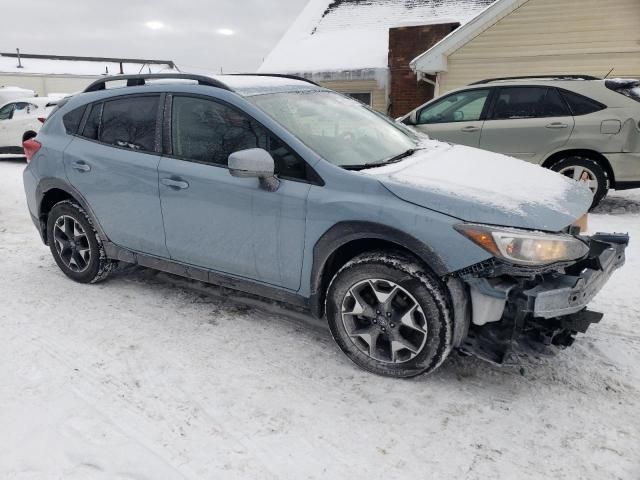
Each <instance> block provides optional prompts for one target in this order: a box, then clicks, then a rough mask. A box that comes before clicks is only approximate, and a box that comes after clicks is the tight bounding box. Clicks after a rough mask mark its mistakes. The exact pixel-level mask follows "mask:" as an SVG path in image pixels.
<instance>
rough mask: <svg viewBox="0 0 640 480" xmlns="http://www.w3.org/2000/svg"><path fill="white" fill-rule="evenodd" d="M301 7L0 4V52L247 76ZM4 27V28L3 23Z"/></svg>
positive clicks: (88, 0)
mask: <svg viewBox="0 0 640 480" xmlns="http://www.w3.org/2000/svg"><path fill="white" fill-rule="evenodd" d="M306 3H307V0H235V1H234V0H154V1H141V0H55V1H54V0H30V1H24V0H23V1H10V0H2V1H0V11H1V12H2V18H3V19H4V20H5V21H4V22H2V27H1V28H0V51H2V52H14V51H15V49H16V48H20V51H21V52H24V53H42V54H52V55H86V56H101V57H127V58H131V57H132V58H138V57H139V58H148V59H151V58H153V59H161V60H173V61H175V62H176V63H177V64H178V65H180V66H181V67H183V69H184V70H191V71H196V70H197V69H198V68H202V69H206V70H213V71H216V72H219V71H220V68H223V69H224V71H225V73H226V72H240V71H246V72H249V71H254V70H255V69H256V68H258V66H259V65H260V63H261V61H262V59H263V58H264V56H265V55H266V54H267V53H268V52H269V51H270V50H271V48H273V46H274V45H275V44H276V42H277V41H278V40H279V39H280V37H281V36H282V35H283V34H284V32H285V31H286V29H287V28H288V27H289V25H290V24H291V22H292V21H293V20H294V19H295V18H296V16H297V15H298V14H299V13H300V11H301V10H302V9H303V8H304V6H305V5H306ZM9 19H11V21H8V20H9Z"/></svg>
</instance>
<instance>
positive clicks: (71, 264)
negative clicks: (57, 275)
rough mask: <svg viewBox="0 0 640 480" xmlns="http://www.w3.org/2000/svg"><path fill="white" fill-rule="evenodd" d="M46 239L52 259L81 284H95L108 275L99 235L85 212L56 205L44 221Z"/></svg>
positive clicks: (108, 262)
mask: <svg viewBox="0 0 640 480" xmlns="http://www.w3.org/2000/svg"><path fill="white" fill-rule="evenodd" d="M47 238H48V240H49V248H50V249H51V254H52V255H53V259H54V260H55V261H56V263H57V264H58V267H60V270H62V271H63V273H64V274H65V275H66V276H67V277H69V278H71V279H72V280H75V281H76V282H80V283H96V282H99V281H101V280H104V279H105V278H107V276H109V274H110V273H111V271H112V269H113V266H114V262H113V261H112V260H109V259H107V256H106V254H105V251H104V246H103V244H102V240H101V239H100V236H99V235H98V234H97V232H96V231H95V229H94V228H93V225H92V224H91V220H90V219H89V217H88V215H87V214H86V212H85V211H84V210H83V209H82V207H80V206H79V205H78V204H76V203H74V202H72V201H63V202H60V203H57V204H56V205H54V206H53V208H52V209H51V212H49V217H48V219H47Z"/></svg>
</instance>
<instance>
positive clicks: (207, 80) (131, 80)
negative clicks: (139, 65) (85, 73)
mask: <svg viewBox="0 0 640 480" xmlns="http://www.w3.org/2000/svg"><path fill="white" fill-rule="evenodd" d="M166 79H175V80H193V81H196V82H198V84H200V85H205V86H208V87H217V88H222V89H223V90H229V91H231V89H230V88H229V87H228V86H227V85H225V84H224V83H222V82H221V81H219V80H216V79H214V78H211V77H205V76H203V75H192V74H190V73H149V74H138V75H113V76H110V77H105V78H101V79H99V80H96V81H95V82H93V83H92V84H91V85H89V86H88V87H87V88H85V89H84V92H85V93H86V92H97V91H99V90H104V89H106V84H107V83H108V82H117V81H122V80H126V81H127V87H138V86H141V85H146V81H147V80H166Z"/></svg>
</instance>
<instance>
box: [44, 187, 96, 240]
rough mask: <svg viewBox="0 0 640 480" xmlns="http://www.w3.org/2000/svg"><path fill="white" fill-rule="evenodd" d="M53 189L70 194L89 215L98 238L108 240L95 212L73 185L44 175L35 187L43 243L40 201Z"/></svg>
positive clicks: (45, 232)
mask: <svg viewBox="0 0 640 480" xmlns="http://www.w3.org/2000/svg"><path fill="white" fill-rule="evenodd" d="M54 189H56V190H62V191H63V192H65V193H66V194H68V195H69V196H71V197H72V198H73V199H74V200H75V201H76V202H78V204H80V206H81V207H82V209H83V210H84V211H85V212H87V214H88V215H89V216H90V218H91V222H92V223H93V226H94V228H95V229H96V230H97V232H98V234H99V235H100V238H102V239H103V242H109V238H108V237H107V235H106V234H105V232H104V229H103V228H102V226H101V225H100V222H98V218H97V217H96V215H95V213H93V210H92V209H91V206H90V205H89V202H87V200H86V199H85V198H84V196H83V195H82V194H81V193H80V192H79V191H78V190H77V189H76V188H75V187H74V186H73V185H71V184H70V183H69V182H67V181H65V180H62V179H60V178H56V177H44V178H42V179H41V180H40V182H39V183H38V186H37V187H36V202H37V203H36V204H37V205H38V222H39V229H40V236H41V238H42V241H43V242H44V243H45V244H46V243H47V222H46V217H45V215H44V213H43V212H42V201H43V200H44V197H45V196H46V194H47V193H48V192H50V191H51V190H54Z"/></svg>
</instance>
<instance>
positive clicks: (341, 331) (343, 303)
mask: <svg viewBox="0 0 640 480" xmlns="http://www.w3.org/2000/svg"><path fill="white" fill-rule="evenodd" d="M444 288H445V287H443V286H442V285H441V284H440V282H438V281H437V280H436V279H435V278H434V277H432V276H431V275H430V274H429V273H427V272H426V269H424V268H423V267H422V266H421V265H419V264H418V263H417V262H415V261H412V260H411V259H409V258H406V257H404V256H402V255H389V254H385V253H382V252H378V253H369V254H363V255H361V256H358V257H356V258H354V259H353V260H351V261H350V262H348V263H347V264H346V265H345V266H344V267H343V268H342V269H340V271H339V272H338V273H337V274H336V276H335V277H334V278H333V280H332V282H331V284H330V286H329V290H328V292H327V300H326V312H327V319H328V322H329V327H330V329H331V333H332V335H333V337H334V339H335V340H336V342H337V343H338V346H339V347H340V348H341V349H342V351H343V352H344V353H345V354H346V355H347V357H349V358H350V359H351V360H352V361H353V362H354V363H355V364H356V365H358V366H360V367H361V368H363V369H365V370H368V371H370V372H372V373H375V374H378V375H384V376H389V377H413V376H416V375H420V374H423V373H429V372H432V371H434V370H435V369H436V368H437V367H438V366H440V364H441V363H442V362H443V361H444V359H445V358H446V357H447V355H448V354H449V352H450V351H451V342H452V328H453V326H452V320H451V317H450V312H449V309H448V308H447V302H446V296H445V291H444Z"/></svg>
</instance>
